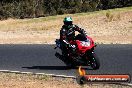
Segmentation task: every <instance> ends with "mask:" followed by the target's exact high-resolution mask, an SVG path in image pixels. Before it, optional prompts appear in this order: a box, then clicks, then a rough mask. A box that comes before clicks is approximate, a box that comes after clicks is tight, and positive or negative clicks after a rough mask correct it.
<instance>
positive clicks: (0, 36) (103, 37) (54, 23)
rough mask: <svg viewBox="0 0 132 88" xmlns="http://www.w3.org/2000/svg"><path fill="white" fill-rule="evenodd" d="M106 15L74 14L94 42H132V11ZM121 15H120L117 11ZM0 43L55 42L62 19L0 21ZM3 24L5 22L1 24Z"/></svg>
mask: <svg viewBox="0 0 132 88" xmlns="http://www.w3.org/2000/svg"><path fill="white" fill-rule="evenodd" d="M111 14H112V15H113V20H112V21H109V22H108V21H107V20H108V18H107V17H106V15H102V14H99V15H93V16H89V15H85V16H83V15H82V16H73V20H74V24H78V25H79V26H80V27H82V28H84V29H85V30H86V31H87V33H88V34H89V36H91V37H92V38H93V39H94V40H95V42H97V43H100V44H102V43H103V44H117V43H118V44H132V11H129V12H121V13H111ZM118 14H119V15H120V18H119V17H118V19H117V15H118ZM0 25H1V27H0V44H5V43H6V44H43V43H49V44H51V43H54V41H55V39H56V38H59V30H60V28H61V26H62V25H63V19H62V18H59V20H58V19H56V20H50V21H43V20H42V18H40V20H39V19H37V21H36V20H33V22H32V20H26V19H25V20H13V19H9V20H6V21H1V22H0ZM2 25H3V26H2Z"/></svg>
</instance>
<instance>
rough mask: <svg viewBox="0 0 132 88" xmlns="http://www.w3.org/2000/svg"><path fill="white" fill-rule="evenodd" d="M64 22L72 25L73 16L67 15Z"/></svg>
mask: <svg viewBox="0 0 132 88" xmlns="http://www.w3.org/2000/svg"><path fill="white" fill-rule="evenodd" d="M63 22H64V24H65V25H67V26H69V25H72V18H71V17H65V18H64V20H63Z"/></svg>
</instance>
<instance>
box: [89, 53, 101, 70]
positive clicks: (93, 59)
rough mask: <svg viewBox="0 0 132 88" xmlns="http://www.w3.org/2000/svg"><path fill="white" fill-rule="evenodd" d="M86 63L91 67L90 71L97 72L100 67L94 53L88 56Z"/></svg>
mask: <svg viewBox="0 0 132 88" xmlns="http://www.w3.org/2000/svg"><path fill="white" fill-rule="evenodd" d="M88 59H89V60H88V63H89V64H90V66H91V67H92V69H94V70H97V69H99V67H100V61H99V58H98V57H97V56H96V54H95V53H92V54H91V55H88Z"/></svg>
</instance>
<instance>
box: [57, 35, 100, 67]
mask: <svg viewBox="0 0 132 88" xmlns="http://www.w3.org/2000/svg"><path fill="white" fill-rule="evenodd" d="M55 42H56V47H55V49H56V48H60V49H61V47H60V40H59V39H56V41H55ZM64 42H65V41H64ZM70 45H71V46H72V48H68V49H67V50H68V51H67V52H68V53H67V57H65V55H63V53H62V55H61V54H59V53H58V52H56V54H55V56H56V57H58V56H59V55H61V60H62V59H63V61H66V60H68V61H69V62H68V63H70V64H71V65H72V66H80V65H81V66H91V67H92V69H99V67H100V62H99V59H98V57H97V56H96V54H95V52H94V49H95V47H96V46H97V45H96V44H95V43H94V41H93V40H92V38H90V37H89V36H86V37H85V36H84V35H82V34H78V35H77V36H75V40H74V41H70ZM73 47H74V48H73ZM63 52H65V51H63ZM59 58H60V57H59Z"/></svg>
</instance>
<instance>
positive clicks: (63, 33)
mask: <svg viewBox="0 0 132 88" xmlns="http://www.w3.org/2000/svg"><path fill="white" fill-rule="evenodd" d="M63 22H64V25H63V26H62V28H61V30H60V45H61V50H62V53H63V54H64V55H67V51H68V49H69V48H72V49H73V48H75V46H73V45H71V44H70V41H73V40H74V39H75V31H78V32H79V33H81V34H82V35H84V36H87V33H86V31H84V29H82V28H80V27H79V26H77V25H75V24H73V20H72V18H71V17H65V18H64V20H63Z"/></svg>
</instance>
